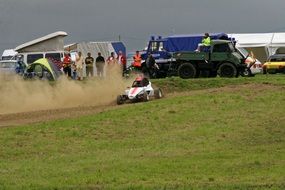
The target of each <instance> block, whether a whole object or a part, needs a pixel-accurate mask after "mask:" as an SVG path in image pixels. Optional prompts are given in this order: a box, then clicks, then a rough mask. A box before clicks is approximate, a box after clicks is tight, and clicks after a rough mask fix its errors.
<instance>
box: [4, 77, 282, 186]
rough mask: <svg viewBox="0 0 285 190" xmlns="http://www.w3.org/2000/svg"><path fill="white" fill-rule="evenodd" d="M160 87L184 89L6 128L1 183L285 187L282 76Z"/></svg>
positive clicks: (183, 82)
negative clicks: (98, 110)
mask: <svg viewBox="0 0 285 190" xmlns="http://www.w3.org/2000/svg"><path fill="white" fill-rule="evenodd" d="M154 83H155V84H156V85H157V86H159V87H161V88H162V89H163V90H164V91H165V92H168V93H170V92H174V91H175V92H183V93H181V94H179V93H178V94H176V95H173V96H167V98H164V99H161V100H158V101H152V102H147V103H138V104H131V105H126V106H118V107H117V108H116V109H110V110H109V111H105V112H102V113H99V114H96V115H89V116H84V117H80V118H74V119H72V120H70V119H69V120H59V121H50V122H46V123H40V124H34V125H29V126H19V127H11V128H0V189H173V190H174V189H285V75H274V76H271V75H270V76H256V77H254V78H238V79H221V78H214V79H193V80H182V79H179V78H170V79H161V80H156V81H154ZM244 84H247V85H244ZM253 84H254V85H253ZM238 85H242V86H240V87H239V86H238ZM218 87H227V88H221V89H220V90H219V89H218ZM252 87H254V88H252ZM212 88H215V89H212ZM203 89H204V90H203ZM205 89H207V90H205ZM195 90H196V91H195ZM188 91H189V94H187V92H188ZM194 91H195V92H194ZM192 92H194V93H192Z"/></svg>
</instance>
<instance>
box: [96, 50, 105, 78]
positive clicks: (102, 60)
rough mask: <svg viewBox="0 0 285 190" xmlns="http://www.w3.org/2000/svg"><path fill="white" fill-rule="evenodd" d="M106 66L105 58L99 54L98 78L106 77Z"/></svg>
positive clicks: (97, 60) (97, 64) (97, 62)
mask: <svg viewBox="0 0 285 190" xmlns="http://www.w3.org/2000/svg"><path fill="white" fill-rule="evenodd" d="M104 66H105V58H104V57H103V56H102V55H101V53H100V52H99V53H98V57H97V58H96V70H97V76H98V77H103V76H104Z"/></svg>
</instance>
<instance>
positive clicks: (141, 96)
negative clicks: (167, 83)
mask: <svg viewBox="0 0 285 190" xmlns="http://www.w3.org/2000/svg"><path fill="white" fill-rule="evenodd" d="M152 97H154V98H156V99H159V98H162V91H161V90H160V89H159V88H158V89H154V88H153V87H152V85H151V82H150V81H149V80H148V79H147V78H145V77H137V78H136V79H135V81H134V82H133V84H132V87H131V88H128V89H126V90H125V93H124V94H123V95H118V96H117V104H118V105H121V104H124V103H125V102H127V101H130V102H142V101H143V102H147V101H149V100H150V98H152Z"/></svg>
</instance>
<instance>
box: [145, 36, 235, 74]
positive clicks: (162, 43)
mask: <svg viewBox="0 0 285 190" xmlns="http://www.w3.org/2000/svg"><path fill="white" fill-rule="evenodd" d="M203 36H204V35H203V34H196V35H174V36H168V37H165V38H162V37H160V36H159V37H157V38H155V37H151V39H150V41H149V42H148V46H147V48H146V49H145V51H144V52H142V54H141V56H142V59H143V61H142V67H144V66H145V60H146V59H147V55H148V54H149V53H151V54H152V56H153V57H154V58H155V61H156V64H157V65H158V66H159V73H158V74H157V75H156V76H157V77H158V78H162V77H166V76H172V75H177V70H176V59H175V58H174V57H173V54H174V53H177V52H185V51H187V52H194V51H195V49H197V47H198V44H199V43H201V41H202V38H203ZM210 37H211V39H212V40H215V39H223V40H230V38H229V37H228V36H227V34H224V33H217V34H210ZM173 66H174V67H173ZM142 70H143V68H142Z"/></svg>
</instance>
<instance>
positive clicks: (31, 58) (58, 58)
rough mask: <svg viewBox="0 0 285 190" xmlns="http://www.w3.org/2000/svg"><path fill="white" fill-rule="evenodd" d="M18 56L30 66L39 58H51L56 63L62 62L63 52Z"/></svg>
mask: <svg viewBox="0 0 285 190" xmlns="http://www.w3.org/2000/svg"><path fill="white" fill-rule="evenodd" d="M18 56H20V57H22V60H23V62H24V63H26V64H31V63H33V62H35V61H36V60H38V59H41V58H52V59H53V60H56V61H63V58H64V52H63V51H48V52H27V53H26V52H25V53H19V54H18Z"/></svg>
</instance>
